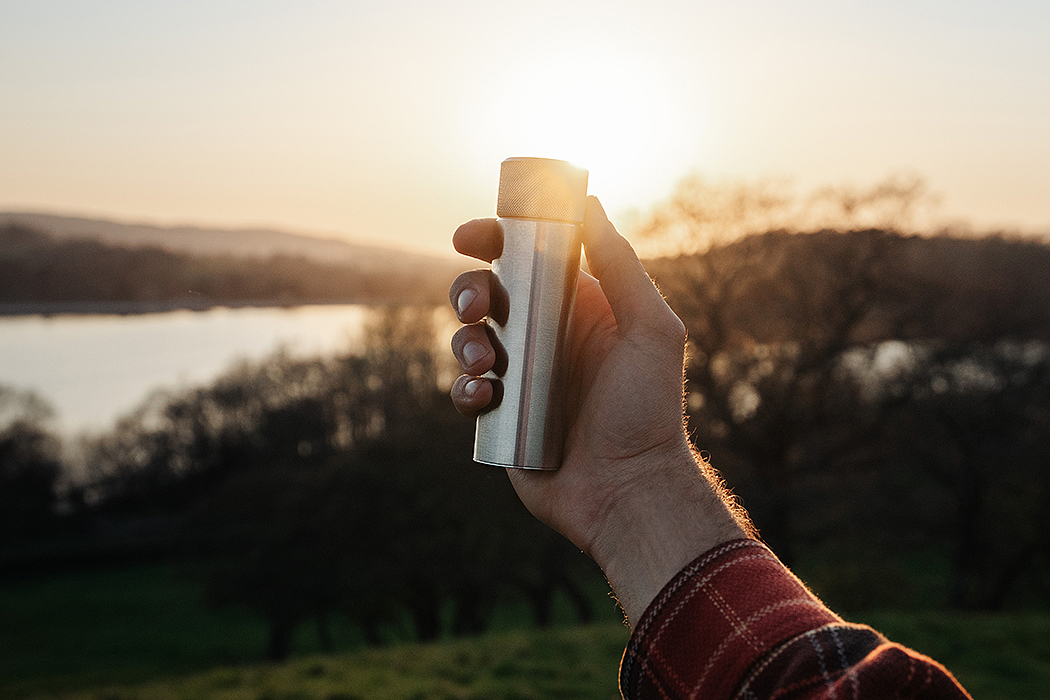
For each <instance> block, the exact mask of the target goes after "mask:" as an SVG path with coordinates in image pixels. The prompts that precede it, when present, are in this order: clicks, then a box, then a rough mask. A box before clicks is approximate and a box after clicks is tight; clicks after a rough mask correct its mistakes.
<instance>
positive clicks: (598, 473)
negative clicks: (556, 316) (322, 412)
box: [449, 197, 744, 623]
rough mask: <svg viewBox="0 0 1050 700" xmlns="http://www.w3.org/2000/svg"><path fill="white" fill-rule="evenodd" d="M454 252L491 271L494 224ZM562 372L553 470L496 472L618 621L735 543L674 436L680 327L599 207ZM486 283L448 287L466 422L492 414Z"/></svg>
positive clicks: (477, 225) (714, 495) (468, 228)
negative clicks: (560, 425) (561, 539)
mask: <svg viewBox="0 0 1050 700" xmlns="http://www.w3.org/2000/svg"><path fill="white" fill-rule="evenodd" d="M453 244H454V245H455V247H456V250H458V251H459V252H461V253H463V254H465V255H470V256H472V257H475V258H478V259H481V260H485V261H487V262H491V261H492V260H493V259H495V258H497V257H499V255H500V253H501V251H502V247H503V241H502V238H501V234H500V232H499V229H498V228H497V227H496V225H495V219H476V220H474V221H470V222H468V223H466V224H463V225H462V226H460V227H459V229H458V230H457V231H456V233H455V236H454V237H453ZM583 244H584V251H585V253H586V256H587V261H588V263H589V266H590V269H591V271H592V272H593V273H594V275H595V276H594V277H591V276H590V275H588V274H586V273H583V272H581V273H580V280H579V286H578V288H577V296H576V309H575V316H574V318H573V327H572V332H571V333H570V336H569V337H570V345H569V347H568V358H569V365H570V370H569V382H568V390H567V392H566V395H567V401H568V405H567V410H566V422H567V424H566V431H565V435H566V437H565V445H564V450H563V460H562V466H561V469H559V470H558V471H553V472H542V471H529V470H521V469H508V470H507V471H508V474H509V476H510V479H511V482H512V483H513V484H514V488H515V490H516V491H517V493H518V496H519V497H520V498H521V500H522V502H523V503H524V504H525V505H526V507H527V508H528V509H529V511H530V512H532V514H533V515H535V516H536V517H537V518H539V519H540V520H542V521H543V522H545V523H547V524H548V525H550V526H551V527H553V528H554V529H555V530H557V531H559V532H561V533H562V534H563V535H565V536H566V537H568V538H569V540H571V541H572V542H573V543H574V544H575V545H576V546H577V547H579V548H580V549H582V550H583V551H584V552H586V553H587V554H589V555H590V556H591V557H592V558H594V559H595V561H597V562H598V564H599V565H600V566H601V567H602V568H603V569H604V570H605V573H606V576H608V577H609V581H610V583H611V584H612V586H613V589H614V590H615V591H616V594H617V596H618V597H619V599H620V603H621V605H622V606H623V607H624V610H625V611H626V612H627V614H628V618H629V619H630V620H631V621H632V623H633V622H636V621H637V619H638V617H640V616H641V614H642V612H644V609H645V606H646V605H648V603H649V601H651V600H652V598H653V597H655V595H656V594H657V593H658V592H659V591H660V588H662V586H663V585H664V584H665V583H667V581H669V580H670V579H671V578H672V577H673V576H674V574H676V573H677V572H678V571H679V569H681V567H683V566H685V564H687V563H688V562H689V561H691V560H692V559H693V558H695V557H696V556H698V555H699V554H701V553H703V552H704V551H706V550H707V549H709V548H710V547H713V546H715V545H717V544H720V543H721V542H725V541H728V540H730V539H735V538H737V537H741V536H743V534H744V533H743V530H742V529H741V527H740V525H738V523H737V520H736V519H735V518H734V516H733V514H732V513H731V512H730V511H729V509H728V508H727V506H726V504H725V503H724V502H723V498H722V494H721V490H720V489H719V487H718V486H717V484H716V483H713V482H712V481H711V480H710V469H709V468H708V467H706V465H704V464H703V463H701V462H698V460H697V459H696V458H695V457H694V455H693V452H692V448H691V446H690V444H689V441H688V438H687V437H686V434H685V430H684V428H683V424H682V366H683V359H684V352H685V327H684V325H683V324H682V322H681V320H680V319H679V318H678V317H677V316H676V315H675V314H674V312H673V311H672V310H671V309H670V307H668V306H667V303H666V302H665V301H664V299H663V297H662V296H661V295H660V293H659V291H658V290H657V289H656V287H655V285H653V283H652V281H651V280H650V279H649V276H648V275H647V274H646V272H645V270H644V268H643V267H642V265H641V263H640V262H639V260H638V257H637V256H636V255H635V253H634V250H633V249H632V248H631V246H630V244H629V243H628V242H627V240H626V239H624V238H623V237H622V236H620V234H619V233H617V232H616V229H615V228H614V227H613V225H612V224H611V223H610V222H609V219H608V218H607V217H606V215H605V211H604V210H603V209H602V206H601V204H599V203H598V200H597V199H595V198H593V197H589V198H588V200H587V210H586V216H585V219H584V223H583ZM492 281H493V277H492V273H491V271H489V270H473V271H471V272H466V273H464V274H462V275H460V276H459V277H458V278H457V279H456V281H455V282H453V284H452V288H451V289H450V290H449V296H450V299H451V300H452V305H453V307H454V308H456V310H457V313H458V315H459V319H460V321H462V322H463V323H465V324H468V325H465V326H463V327H462V328H461V329H460V330H459V331H458V332H457V333H456V334H455V336H454V337H453V339H452V348H453V352H454V353H455V354H456V357H457V359H458V360H459V362H460V365H461V366H462V367H463V370H464V372H465V373H466V374H464V375H463V376H461V377H459V379H457V380H456V382H455V383H454V385H453V387H452V400H453V403H455V405H456V408H457V409H458V410H459V411H460V412H461V413H463V414H464V415H467V416H475V415H477V414H478V413H481V412H483V411H484V410H485V409H486V407H487V406H488V405H489V403H490V402H491V401H492V396H493V388H492V385H491V383H490V381H489V380H488V379H486V378H484V377H481V376H480V375H482V374H484V373H485V372H487V371H489V370H490V369H492V367H493V365H494V363H495V361H496V348H494V347H493V344H492V343H493V341H492V338H491V336H490V335H489V334H488V333H487V332H486V330H485V324H484V321H483V319H484V317H485V316H486V315H488V314H489V312H490V305H491V299H492V296H491V290H492V288H493V287H492Z"/></svg>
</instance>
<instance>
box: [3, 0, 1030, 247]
mask: <svg viewBox="0 0 1050 700" xmlns="http://www.w3.org/2000/svg"><path fill="white" fill-rule="evenodd" d="M1047 37H1050V3H1047V2H1046V1H1045V0H1040V1H1038V2H1037V1H1030V2H1028V1H1024V2H1022V1H1019V0H1018V1H1014V0H1005V1H1003V2H999V3H989V2H973V1H971V0H956V1H954V2H946V1H941V0H930V1H927V2H917V1H916V2H902V1H900V0H883V1H881V2H879V3H872V2H867V3H861V2H819V1H815V0H796V1H795V2H791V3H786V2H773V1H771V0H768V1H765V0H763V1H760V0H754V1H752V0H739V1H736V2H702V1H696V0H694V1H691V2H684V1H677V0H629V1H628V0H601V1H600V2H599V1H595V2H574V1H572V0H557V1H548V0H533V1H530V2H528V3H520V2H519V3H499V2H493V1H492V0H486V1H478V0H445V1H444V2H419V1H409V0H400V1H399V0H387V1H386V2H367V3H366V2H359V1H357V2H346V1H344V2H320V1H316V2H315V1H311V0H300V1H299V2H295V3H292V2H270V1H266V0H258V1H253V2H247V1H242V0H210V1H208V2H198V1H196V0H178V1H177V2H174V1H172V2H169V1H167V0H164V1H158V0H154V1H151V2H141V1H111V0H93V1H84V0H79V1H75V2H57V1H53V0H25V1H22V0H0V210H23V211H24V210H34V211H47V212H54V213H62V214H70V215H84V216H97V217H105V218H112V219H117V220H122V221H135V222H152V223H159V224H199V225H218V226H260V225H261V226H268V227H276V228H281V229H285V230H293V231H302V232H309V233H314V234H320V235H326V236H345V237H349V238H355V239H364V240H369V241H372V242H381V243H387V244H390V245H394V246H400V247H407V248H413V249H416V250H425V251H434V252H449V253H450V252H451V249H450V243H449V240H450V237H451V233H452V231H453V230H454V229H455V227H456V225H457V224H459V223H460V222H462V221H464V220H466V219H470V218H474V217H479V216H491V215H493V213H494V209H495V199H496V187H497V183H498V176H499V163H500V161H502V160H503V159H504V158H506V157H509V156H544V157H553V158H564V159H567V160H572V161H574V162H576V163H577V164H579V165H581V166H583V167H585V168H588V170H589V171H590V192H591V193H592V194H596V195H598V196H599V197H600V198H601V199H602V201H603V203H604V204H605V207H606V209H607V210H608V211H609V212H610V213H611V214H612V215H613V217H614V221H615V220H616V219H617V218H618V217H620V218H623V219H624V220H626V219H628V218H630V213H631V212H636V213H637V212H644V211H646V210H648V209H649V208H650V207H652V206H653V205H654V204H655V203H657V202H659V201H661V200H662V199H664V198H666V197H667V196H668V195H669V193H670V191H671V190H672V188H673V186H674V184H675V182H677V181H678V180H679V179H681V178H682V177H683V176H685V175H688V174H701V175H703V176H704V177H706V178H709V179H713V180H743V181H751V180H759V179H768V178H776V179H787V180H790V181H791V182H793V183H795V184H796V185H797V187H799V188H801V189H803V190H806V189H811V188H815V187H817V186H821V185H838V184H854V185H859V186H863V185H865V184H871V183H874V182H876V181H878V180H881V179H884V178H885V177H887V176H889V175H892V174H896V173H913V174H919V175H921V176H923V177H924V178H926V180H927V181H928V183H929V185H930V187H931V188H932V190H933V191H935V192H936V193H938V194H939V195H940V202H941V203H940V205H939V209H938V212H939V215H940V216H942V217H943V218H944V220H945V221H948V220H965V221H969V222H971V223H972V224H974V225H975V226H976V227H978V228H999V227H1005V228H1010V229H1019V230H1026V231H1032V232H1046V231H1050V40H1048V38H1047Z"/></svg>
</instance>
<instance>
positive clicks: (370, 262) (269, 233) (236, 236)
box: [0, 212, 451, 270]
mask: <svg viewBox="0 0 1050 700" xmlns="http://www.w3.org/2000/svg"><path fill="white" fill-rule="evenodd" d="M11 224H15V225H19V226H24V227H25V228H30V229H34V230H36V231H40V232H42V233H46V234H48V235H49V236H51V237H52V238H54V239H55V240H58V241H64V240H83V239H89V240H94V241H98V242H100V243H104V244H107V245H111V246H119V247H125V248H143V247H153V248H162V249H164V250H168V251H172V252H176V253H189V254H192V255H229V256H234V257H246V258H269V257H272V256H275V255H287V256H291V257H302V258H306V259H308V260H315V261H318V262H325V263H348V264H353V265H354V266H355V267H356V268H358V269H361V270H373V269H376V270H382V269H386V268H388V267H390V265H391V264H392V261H394V260H396V261H397V264H399V265H403V266H406V267H413V266H416V265H433V264H440V263H447V262H448V259H446V258H440V257H437V256H431V255H421V254H418V253H411V252H408V251H405V250H402V249H398V248H393V247H388V246H381V245H374V244H368V243H362V242H349V241H346V240H339V239H334V238H319V237H316V236H308V235H302V234H296V233H288V232H284V231H275V230H272V229H223V228H201V227H196V226H152V225H149V224H126V223H119V222H116V221H107V220H104V219H89V218H83V217H74V216H59V215H56V214H43V213H39V212H0V227H3V226H7V225H11ZM450 252H451V250H450Z"/></svg>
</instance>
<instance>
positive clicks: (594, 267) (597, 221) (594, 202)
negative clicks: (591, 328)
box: [583, 197, 681, 334]
mask: <svg viewBox="0 0 1050 700" xmlns="http://www.w3.org/2000/svg"><path fill="white" fill-rule="evenodd" d="M583 247H584V251H585V252H586V254H587V264H588V266H589V267H590V271H591V274H593V275H594V276H595V278H597V280H598V282H599V283H600V284H601V287H602V292H604V293H605V298H606V299H608V300H609V306H611V307H612V311H613V315H614V316H615V317H616V325H617V326H618V327H619V329H620V332H621V334H627V333H629V332H630V331H631V330H632V328H635V327H637V326H639V325H641V326H643V327H644V326H646V325H647V324H651V323H659V322H661V321H663V320H665V319H666V318H667V316H668V315H672V316H673V315H674V312H672V311H671V309H670V307H668V306H667V302H665V301H664V298H663V296H661V295H660V292H659V290H657V289H656V285H655V284H653V281H652V280H651V279H649V275H648V274H647V273H646V271H645V268H644V267H642V263H641V261H639V260H638V255H637V254H636V253H635V252H634V248H632V247H631V244H630V243H629V242H628V241H627V239H626V238H624V237H623V236H621V235H620V234H619V233H618V232H617V231H616V227H615V226H613V225H612V223H611V222H610V221H609V217H608V216H606V214H605V209H603V208H602V205H601V203H600V202H599V201H598V198H597V197H588V198H587V209H586V213H585V215H584V219H583ZM676 320H677V317H676ZM679 323H681V322H680V321H679Z"/></svg>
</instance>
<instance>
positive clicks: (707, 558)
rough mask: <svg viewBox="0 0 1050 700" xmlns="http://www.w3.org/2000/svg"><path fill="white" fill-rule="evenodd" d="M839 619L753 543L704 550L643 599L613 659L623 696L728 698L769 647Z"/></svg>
mask: <svg viewBox="0 0 1050 700" xmlns="http://www.w3.org/2000/svg"><path fill="white" fill-rule="evenodd" d="M841 622H842V619H841V618H840V617H839V616H837V615H836V614H835V613H833V612H831V610H829V609H828V608H826V607H825V606H824V604H823V603H821V602H820V601H819V600H818V599H817V597H816V596H815V595H813V594H812V593H811V592H810V591H809V589H807V588H806V586H805V585H804V584H803V583H802V582H801V581H800V580H799V579H798V578H797V577H796V576H795V575H794V574H792V573H791V572H790V571H789V570H788V569H787V567H785V566H784V565H783V564H782V563H781V562H780V560H779V559H777V558H776V555H774V554H773V552H771V551H770V550H769V548H767V547H766V546H765V545H763V544H762V543H761V542H758V541H756V540H733V541H731V542H726V543H725V544H722V545H719V546H718V547H715V548H714V549H712V550H710V551H708V552H706V553H705V554H703V555H701V556H700V557H698V558H697V559H695V560H694V561H693V562H692V563H691V564H689V565H688V566H686V567H685V568H684V569H683V570H682V571H680V572H679V573H678V575H677V576H675V577H674V578H673V579H672V580H671V581H670V583H668V584H667V585H666V586H665V587H664V589H663V590H662V591H661V592H660V594H659V595H658V596H656V598H655V599H654V600H653V602H652V603H650V604H649V607H648V608H647V609H646V611H645V614H644V615H642V618H641V620H639V622H638V625H637V626H636V627H635V629H634V632H633V633H632V635H631V639H630V641H629V643H628V645H627V650H626V651H625V652H624V655H623V660H622V661H621V663H620V692H621V693H622V694H623V696H624V697H625V698H629V699H630V700H638V699H641V698H668V697H670V698H679V697H702V698H711V699H719V698H729V697H731V696H732V694H733V692H734V690H735V689H736V687H737V686H738V685H739V684H740V683H741V682H742V681H743V679H744V676H745V674H746V673H747V671H748V669H750V668H751V666H752V665H753V664H754V663H755V662H756V661H757V660H759V659H761V658H762V657H763V656H765V655H766V654H768V653H769V652H770V651H771V650H773V649H774V648H775V647H776V646H777V645H779V644H781V643H783V642H785V641H787V640H789V639H792V638H793V637H796V636H798V635H800V634H804V633H806V632H808V631H810V630H814V629H817V628H819V627H822V626H824V625H827V624H832V623H841Z"/></svg>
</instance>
